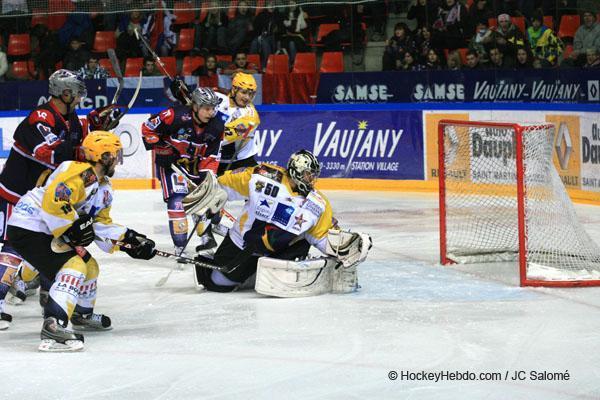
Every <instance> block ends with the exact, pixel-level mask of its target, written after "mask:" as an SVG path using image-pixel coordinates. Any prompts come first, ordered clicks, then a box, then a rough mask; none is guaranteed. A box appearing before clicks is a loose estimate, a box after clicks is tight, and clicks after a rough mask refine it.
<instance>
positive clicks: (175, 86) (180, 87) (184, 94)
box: [169, 78, 190, 105]
mask: <svg viewBox="0 0 600 400" xmlns="http://www.w3.org/2000/svg"><path fill="white" fill-rule="evenodd" d="M169 89H171V93H172V94H173V97H175V98H176V99H177V100H179V101H180V102H181V104H185V105H189V104H190V89H189V88H188V87H187V85H186V84H185V82H183V81H182V80H181V79H179V78H175V79H173V82H171V85H170V86H169Z"/></svg>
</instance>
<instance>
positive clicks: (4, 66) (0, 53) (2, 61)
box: [0, 45, 8, 82]
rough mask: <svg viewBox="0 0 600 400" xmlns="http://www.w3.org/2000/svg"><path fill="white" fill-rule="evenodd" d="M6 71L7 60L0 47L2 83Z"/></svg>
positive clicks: (0, 79) (0, 76)
mask: <svg viewBox="0 0 600 400" xmlns="http://www.w3.org/2000/svg"><path fill="white" fill-rule="evenodd" d="M7 71H8V60H7V58H6V52H5V51H4V47H3V46H2V45H0V82H4V80H5V77H6V72H7Z"/></svg>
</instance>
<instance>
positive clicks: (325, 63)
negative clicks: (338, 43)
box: [319, 51, 344, 72]
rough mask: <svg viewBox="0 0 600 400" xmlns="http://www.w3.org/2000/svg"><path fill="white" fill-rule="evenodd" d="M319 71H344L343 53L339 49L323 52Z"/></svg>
mask: <svg viewBox="0 0 600 400" xmlns="http://www.w3.org/2000/svg"><path fill="white" fill-rule="evenodd" d="M319 72H344V53H342V52H341V51H326V52H324V53H323V58H322V59H321V67H320V68H319Z"/></svg>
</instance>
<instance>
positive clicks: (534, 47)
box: [527, 13, 564, 67]
mask: <svg viewBox="0 0 600 400" xmlns="http://www.w3.org/2000/svg"><path fill="white" fill-rule="evenodd" d="M543 19H544V17H543V16H542V14H540V13H536V14H535V15H534V16H533V17H532V18H531V26H530V27H529V28H527V40H528V41H529V45H530V46H531V51H532V53H533V55H534V56H535V57H536V58H537V59H539V60H540V61H541V62H542V66H544V67H549V66H553V65H556V63H557V61H558V59H559V58H560V56H561V55H562V53H563V51H564V44H563V42H562V40H560V38H559V37H558V36H556V34H555V33H554V31H552V29H551V28H549V27H547V26H544V24H543Z"/></svg>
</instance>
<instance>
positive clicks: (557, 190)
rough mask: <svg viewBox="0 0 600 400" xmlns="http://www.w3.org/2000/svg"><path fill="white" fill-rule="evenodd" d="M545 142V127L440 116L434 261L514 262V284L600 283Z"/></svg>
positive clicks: (591, 250) (591, 247) (596, 255)
mask: <svg viewBox="0 0 600 400" xmlns="http://www.w3.org/2000/svg"><path fill="white" fill-rule="evenodd" d="M553 139H554V126H553V125H551V124H531V125H528V124H514V123H496V122H473V121H450V120H443V121H440V123H439V132H438V145H439V188H440V189H439V190H440V252H441V262H442V264H451V263H490V262H491V263H494V262H496V263H500V262H518V266H519V274H520V277H519V278H520V283H521V285H522V286H591V285H600V248H599V247H598V246H597V245H596V244H595V243H594V241H593V240H592V239H591V238H590V237H589V235H588V234H587V233H586V232H585V230H584V229H583V227H582V225H581V224H580V223H579V222H578V220H577V216H576V214H575V209H574V207H573V204H572V203H571V200H570V198H569V196H568V194H567V191H566V190H565V187H564V186H563V183H562V181H561V179H560V176H559V175H558V172H557V171H556V169H555V167H554V164H553V162H552V146H553Z"/></svg>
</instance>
